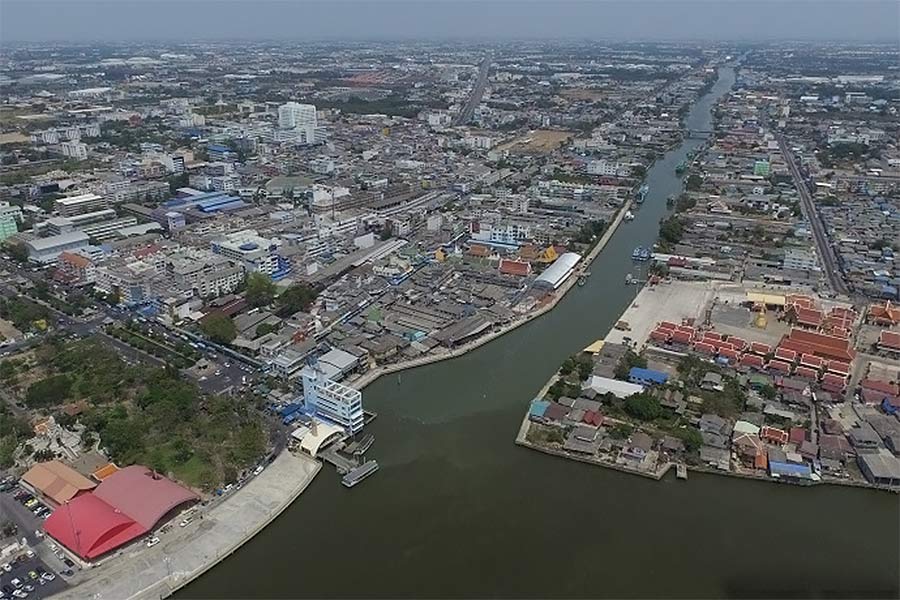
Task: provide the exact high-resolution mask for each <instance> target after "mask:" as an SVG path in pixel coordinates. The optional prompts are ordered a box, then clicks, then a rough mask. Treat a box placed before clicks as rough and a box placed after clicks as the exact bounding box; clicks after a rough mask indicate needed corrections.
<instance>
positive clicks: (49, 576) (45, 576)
mask: <svg viewBox="0 0 900 600" xmlns="http://www.w3.org/2000/svg"><path fill="white" fill-rule="evenodd" d="M157 541H159V540H157ZM41 579H43V580H44V581H53V580H54V579H56V575H54V574H53V573H51V572H49V571H47V572H46V573H44V574H42V575H41Z"/></svg>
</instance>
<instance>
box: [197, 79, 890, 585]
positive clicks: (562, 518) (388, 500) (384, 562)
mask: <svg viewBox="0 0 900 600" xmlns="http://www.w3.org/2000/svg"><path fill="white" fill-rule="evenodd" d="M733 83H734V71H733V70H732V69H730V68H722V69H720V71H719V79H718V81H717V83H716V84H715V86H714V87H713V88H712V90H711V91H710V92H709V93H708V94H707V95H706V96H704V97H703V98H701V99H700V100H699V101H698V102H697V103H696V104H695V105H694V107H693V109H692V111H691V112H690V114H689V115H688V117H687V126H688V127H689V128H691V129H701V130H703V129H710V128H711V116H710V108H711V106H712V104H713V103H714V102H715V101H716V99H718V98H719V97H720V96H721V95H722V94H724V93H726V92H727V91H728V90H729V89H730V87H731V86H732V85H733ZM701 143H702V142H701V141H698V140H686V141H685V142H684V143H683V144H682V145H681V146H680V147H678V148H677V149H675V150H673V151H671V152H669V153H667V154H666V155H665V156H664V157H662V158H661V159H660V160H659V161H657V163H656V164H655V165H654V166H653V167H652V168H651V169H650V171H649V173H648V177H647V183H648V184H649V186H650V193H649V195H648V198H647V201H646V202H645V203H644V204H643V206H642V207H641V208H640V209H639V210H637V211H636V217H637V218H636V219H635V220H634V221H633V222H631V223H625V224H623V225H622V226H621V228H620V229H619V231H618V232H616V234H615V235H614V236H613V238H612V239H611V240H610V243H609V245H608V246H607V247H606V249H605V250H604V251H603V252H602V253H601V254H600V256H599V257H598V258H597V259H596V261H595V262H594V263H593V265H592V266H591V269H590V270H591V272H592V273H593V275H592V276H591V277H590V278H589V280H588V283H587V285H585V286H584V287H576V288H575V289H573V290H572V291H571V292H570V293H569V294H568V295H567V296H566V298H565V299H563V301H562V302H560V303H559V305H558V306H557V307H556V309H555V310H553V311H551V312H550V313H548V314H547V315H545V316H544V317H541V318H540V319H537V320H535V321H533V322H531V323H529V324H528V325H525V326H523V327H520V328H519V329H517V330H515V331H513V332H512V333H510V334H508V335H506V336H503V337H501V338H499V339H498V340H495V341H493V342H491V343H490V344H487V345H485V346H483V347H481V348H480V349H478V350H476V351H474V352H472V353H470V354H467V355H465V356H463V357H460V358H458V359H454V360H452V361H445V362H441V363H436V364H433V365H429V366H426V367H421V368H418V369H414V370H412V371H407V372H404V373H403V374H402V376H400V377H398V376H397V375H389V376H386V377H384V378H382V379H380V380H379V381H377V382H375V383H374V384H372V385H371V386H369V387H368V388H366V390H365V393H364V401H365V403H366V405H367V406H368V407H371V408H372V409H374V410H376V411H378V413H379V417H378V419H377V420H376V421H375V423H373V424H372V426H371V427H370V430H371V431H372V432H373V433H374V434H375V436H376V439H377V441H376V442H375V445H374V446H373V449H372V450H371V451H370V454H371V455H372V457H373V458H376V459H377V460H378V462H379V464H380V465H381V469H380V470H379V472H378V473H377V474H376V475H374V476H373V477H371V478H370V479H367V480H366V481H365V482H364V483H362V484H360V485H359V486H358V487H356V488H354V489H352V490H347V489H345V488H344V487H343V486H341V485H340V482H339V477H338V476H337V475H336V474H334V473H332V472H331V471H330V470H323V471H322V473H321V474H320V475H319V476H318V477H317V478H316V480H315V481H314V482H313V484H312V485H311V486H310V487H309V489H307V490H306V492H305V493H304V494H303V496H301V497H300V499H299V500H297V502H295V503H294V504H293V505H292V506H291V507H290V508H289V509H288V510H287V511H285V513H284V514H283V515H282V516H281V517H279V518H278V520H276V521H275V522H274V523H273V524H272V525H270V526H269V527H267V528H266V529H265V530H263V531H262V532H261V533H260V534H259V535H257V536H256V537H255V538H254V539H253V540H251V541H250V542H249V543H248V544H246V545H245V546H244V547H243V548H241V549H240V550H239V551H238V552H237V553H235V554H234V555H233V556H232V557H230V558H229V559H227V560H226V561H224V562H223V563H222V564H221V565H220V566H218V567H216V568H215V569H213V570H212V571H210V572H209V573H207V574H206V575H204V576H203V577H202V578H200V579H199V580H197V581H196V582H194V583H193V584H191V585H190V586H189V587H187V588H186V589H185V590H183V591H182V592H181V593H180V594H179V596H180V597H183V598H249V597H257V598H259V597H279V598H285V597H310V598H311V597H397V596H401V597H483V596H495V597H497V596H500V597H600V596H605V597H658V596H664V597H721V596H761V595H767V596H773V595H776V596H783V595H788V594H790V595H803V596H820V595H836V596H851V595H852V596H859V595H863V594H868V595H885V594H890V595H892V596H896V595H897V594H898V587H900V586H898V568H900V567H898V565H900V544H898V540H900V518H898V513H900V511H898V508H900V503H898V497H897V496H896V495H893V494H886V493H879V492H873V491H865V490H857V489H845V488H838V487H830V486H828V487H825V486H820V487H816V488H799V487H795V486H787V485H775V484H772V483H765V482H757V481H746V480H738V479H732V478H727V477H721V476H715V475H702V474H696V473H691V476H690V480H689V481H686V482H684V481H675V480H674V479H670V480H665V481H661V482H656V481H651V480H646V479H643V478H641V477H636V476H632V475H626V474H622V473H618V472H614V471H609V470H606V469H603V468H599V467H596V466H591V465H585V464H581V463H577V462H573V461H568V460H565V459H561V458H556V457H551V456H546V455H543V454H541V453H539V452H535V451H532V450H528V449H525V448H521V447H518V446H516V445H515V444H514V443H513V441H514V439H515V436H516V433H517V431H518V428H519V425H520V423H521V420H522V416H523V415H524V413H525V410H526V408H527V406H528V403H529V402H530V401H531V399H532V397H533V395H534V394H535V393H536V392H537V391H538V390H539V389H540V388H541V386H542V385H543V384H544V382H545V381H546V380H547V379H548V378H549V377H550V375H551V374H552V373H553V372H554V371H555V370H556V368H557V366H558V365H559V364H560V363H561V362H562V360H563V359H564V358H565V357H566V356H568V355H570V354H572V353H573V352H576V351H578V350H580V349H581V348H583V347H585V346H586V345H587V344H589V343H590V342H592V341H594V340H595V339H597V338H600V337H603V336H604V335H605V333H606V332H607V331H608V330H609V328H610V327H611V326H612V325H613V323H614V322H615V321H616V319H617V318H618V316H619V314H620V313H621V312H622V311H623V310H624V308H625V307H626V306H627V305H628V303H629V302H630V301H631V299H632V298H633V295H634V293H635V289H634V287H635V286H626V285H625V284H624V278H625V275H626V274H627V273H628V272H630V271H631V269H632V263H631V260H630V255H631V251H632V249H633V248H634V247H635V246H636V245H639V244H640V245H650V244H652V243H653V242H654V241H655V238H656V234H657V225H658V221H659V219H660V218H661V217H663V216H664V215H665V213H666V198H667V197H668V196H669V195H670V194H676V193H678V192H679V191H680V189H681V183H680V181H679V178H678V177H676V176H675V174H674V169H675V166H676V165H677V164H678V163H680V162H681V161H682V160H683V159H684V158H685V156H686V155H687V153H688V152H689V151H690V150H692V149H694V148H696V147H698V146H699V145H700V144H701Z"/></svg>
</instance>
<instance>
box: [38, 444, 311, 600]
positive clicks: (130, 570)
mask: <svg viewBox="0 0 900 600" xmlns="http://www.w3.org/2000/svg"><path fill="white" fill-rule="evenodd" d="M321 468H322V465H321V464H320V463H319V462H317V461H315V460H313V459H311V458H308V457H305V456H295V455H293V454H291V453H290V452H288V451H284V452H282V453H281V454H280V455H279V456H278V457H277V458H276V459H275V460H274V461H273V462H272V464H270V465H269V466H268V467H266V469H265V470H264V471H263V472H262V473H260V474H259V475H258V476H256V477H254V478H253V479H252V480H250V481H249V482H247V483H246V484H245V485H244V486H243V487H242V488H241V489H240V490H238V491H236V492H234V493H233V494H232V495H231V496H230V497H229V498H227V499H225V500H224V501H222V502H221V503H220V504H217V505H215V506H214V507H212V508H211V509H209V510H205V511H204V510H202V509H201V510H199V511H197V512H196V513H195V515H194V520H193V522H192V523H191V524H190V525H188V526H187V527H177V526H176V527H175V528H173V530H171V531H169V532H168V533H165V534H161V535H160V537H161V539H162V541H161V543H160V544H158V545H157V546H155V547H153V548H147V547H146V546H145V545H144V544H142V543H140V542H138V543H135V544H133V545H132V546H131V547H129V548H128V549H126V550H124V551H122V552H121V553H120V555H118V556H114V557H112V558H110V559H108V560H106V561H105V562H104V563H103V564H101V565H100V566H98V567H95V568H94V569H90V570H87V571H84V572H82V573H80V574H79V578H83V581H81V582H78V583H76V584H75V585H74V587H71V588H69V589H67V590H65V591H64V592H62V593H61V594H58V595H56V596H54V598H64V599H69V598H71V599H72V600H76V599H82V598H115V599H123V600H124V599H126V598H127V599H134V600H149V599H151V598H153V599H158V598H165V597H167V596H170V595H171V594H173V593H174V592H175V591H177V590H179V589H180V588H182V587H184V586H185V585H187V584H188V583H190V582H191V581H193V580H194V579H196V578H197V577H199V576H200V575H202V574H203V573H205V572H206V571H208V570H209V569H211V568H212V567H214V566H215V565H216V564H218V563H219V562H220V561H221V560H223V559H225V558H226V557H228V556H229V555H230V554H232V553H233V552H234V551H235V550H237V549H238V548H240V547H241V545H243V544H244V543H245V542H247V541H248V540H249V539H250V538H252V537H253V536H254V535H256V534H257V533H259V531H261V530H262V529H263V528H264V527H265V526H266V525H268V524H269V523H271V522H272V521H273V520H274V519H275V518H276V517H278V515H280V514H281V513H282V512H283V511H284V510H285V509H286V508H287V507H288V506H290V504H291V503H292V502H293V501H294V500H295V499H297V497H298V496H299V495H300V494H301V493H302V492H303V491H304V490H305V489H306V487H307V486H308V485H309V483H310V482H311V481H312V480H313V478H314V477H315V476H316V474H317V473H318V472H319V470H320V469H321ZM201 515H202V518H201Z"/></svg>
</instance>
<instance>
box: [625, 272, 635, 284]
mask: <svg viewBox="0 0 900 600" xmlns="http://www.w3.org/2000/svg"><path fill="white" fill-rule="evenodd" d="M633 281H634V275H632V274H631V273H628V274H626V275H625V284H626V285H631V284H632V282H633Z"/></svg>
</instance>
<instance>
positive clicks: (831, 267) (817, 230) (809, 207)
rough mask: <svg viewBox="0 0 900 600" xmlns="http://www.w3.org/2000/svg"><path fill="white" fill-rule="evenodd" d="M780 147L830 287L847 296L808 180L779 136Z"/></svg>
mask: <svg viewBox="0 0 900 600" xmlns="http://www.w3.org/2000/svg"><path fill="white" fill-rule="evenodd" d="M778 145H779V147H780V148H781V153H782V154H783V155H784V159H785V161H787V165H788V169H790V171H791V176H792V177H793V178H794V185H795V186H797V191H798V192H799V193H800V206H801V208H802V209H803V214H804V215H805V216H806V220H807V221H809V225H810V227H811V228H812V233H813V239H814V240H815V243H816V250H817V251H818V253H819V258H820V260H821V261H822V271H823V273H824V274H825V279H826V280H827V281H828V285H829V286H830V287H831V289H832V290H833V291H835V292H837V293H839V294H844V295H846V294H847V293H848V291H849V290H848V289H847V284H846V283H845V282H844V278H843V277H842V276H841V271H840V267H839V266H838V264H837V258H836V257H835V254H834V249H833V248H832V246H831V242H830V241H829V240H828V234H827V232H826V231H825V225H824V224H823V223H822V219H821V218H820V217H819V213H818V212H817V211H816V205H815V204H814V203H813V199H812V196H811V195H810V193H809V187H808V186H807V185H806V180H805V179H804V178H803V174H802V173H800V169H799V168H798V167H797V163H796V161H795V160H794V155H793V154H792V153H791V150H790V148H788V145H787V143H786V142H785V141H784V136H781V135H779V136H778Z"/></svg>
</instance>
